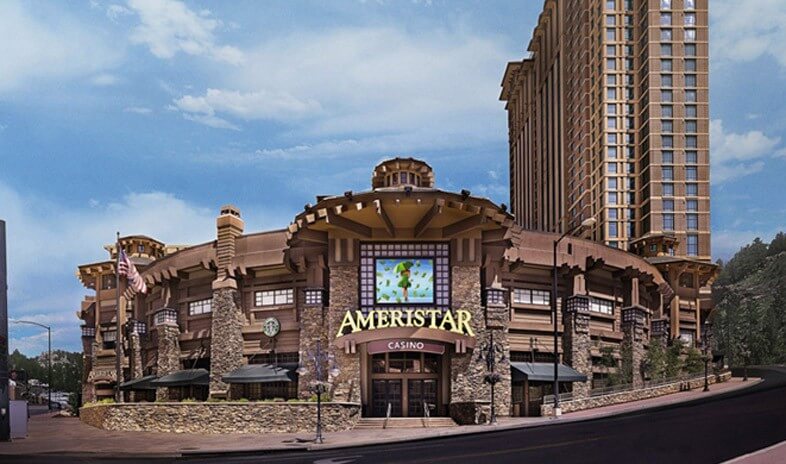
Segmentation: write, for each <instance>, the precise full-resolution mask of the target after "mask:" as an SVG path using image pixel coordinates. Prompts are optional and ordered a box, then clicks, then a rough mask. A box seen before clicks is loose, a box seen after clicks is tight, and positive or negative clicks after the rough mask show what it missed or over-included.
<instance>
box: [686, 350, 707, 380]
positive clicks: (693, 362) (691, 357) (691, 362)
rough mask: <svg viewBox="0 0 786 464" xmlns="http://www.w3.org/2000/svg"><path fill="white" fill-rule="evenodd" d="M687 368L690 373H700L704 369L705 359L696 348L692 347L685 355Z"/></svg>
mask: <svg viewBox="0 0 786 464" xmlns="http://www.w3.org/2000/svg"><path fill="white" fill-rule="evenodd" d="M685 370H686V371H687V372H688V374H698V373H699V372H701V371H703V370H704V360H703V359H702V356H701V352H700V351H699V350H697V349H696V348H690V349H689V350H688V354H687V355H686V356H685Z"/></svg>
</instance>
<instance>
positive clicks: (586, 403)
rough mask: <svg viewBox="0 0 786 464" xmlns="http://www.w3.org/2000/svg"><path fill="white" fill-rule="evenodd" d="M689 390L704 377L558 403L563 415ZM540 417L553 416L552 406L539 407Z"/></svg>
mask: <svg viewBox="0 0 786 464" xmlns="http://www.w3.org/2000/svg"><path fill="white" fill-rule="evenodd" d="M730 378H731V372H724V373H722V374H718V375H710V376H709V383H710V384H714V383H720V382H726V381H728V380H729V379H730ZM686 382H687V384H688V386H689V387H690V388H691V389H694V388H700V387H703V386H704V377H696V378H693V379H690V380H688V381H684V382H682V381H679V382H673V383H668V384H664V385H658V386H656V387H651V388H641V389H636V390H627V391H623V392H619V393H612V394H609V395H603V396H595V397H589V398H583V399H576V400H572V401H563V402H561V403H560V407H561V408H562V412H563V413H568V412H576V411H583V410H585V409H593V408H601V407H603V406H611V405H614V404H621V403H629V402H631V401H638V400H646V399H648V398H655V397H658V396H664V395H670V394H672V393H678V392H680V391H682V390H683V389H684V387H685V384H686ZM540 412H541V415H542V416H551V415H552V414H554V405H552V404H544V405H542V406H541V407H540Z"/></svg>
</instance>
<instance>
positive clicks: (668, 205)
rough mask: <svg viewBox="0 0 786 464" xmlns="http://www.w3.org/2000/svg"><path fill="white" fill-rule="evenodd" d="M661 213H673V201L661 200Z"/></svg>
mask: <svg viewBox="0 0 786 464" xmlns="http://www.w3.org/2000/svg"><path fill="white" fill-rule="evenodd" d="M663 211H674V200H663Z"/></svg>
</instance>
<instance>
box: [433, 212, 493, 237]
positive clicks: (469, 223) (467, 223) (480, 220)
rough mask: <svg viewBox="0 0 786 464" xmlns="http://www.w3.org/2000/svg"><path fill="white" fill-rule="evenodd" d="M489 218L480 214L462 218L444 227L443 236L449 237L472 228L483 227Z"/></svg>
mask: <svg viewBox="0 0 786 464" xmlns="http://www.w3.org/2000/svg"><path fill="white" fill-rule="evenodd" d="M487 220H488V219H487V218H486V216H483V215H480V214H476V215H474V216H470V217H468V218H466V219H462V220H460V221H457V222H454V223H453V224H451V225H449V226H445V227H443V228H442V236H443V237H444V238H448V237H452V236H454V235H458V234H461V233H464V232H469V231H470V230H473V229H477V228H479V227H482V226H483V225H484V224H486V222H487Z"/></svg>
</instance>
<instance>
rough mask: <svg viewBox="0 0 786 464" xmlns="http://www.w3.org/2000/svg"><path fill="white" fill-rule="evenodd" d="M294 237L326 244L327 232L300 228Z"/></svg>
mask: <svg viewBox="0 0 786 464" xmlns="http://www.w3.org/2000/svg"><path fill="white" fill-rule="evenodd" d="M296 237H297V239H298V240H303V241H304V242H313V243H319V244H321V245H327V243H328V235H327V232H321V231H318V230H313V229H302V230H300V232H298V233H297V236H296Z"/></svg>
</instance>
